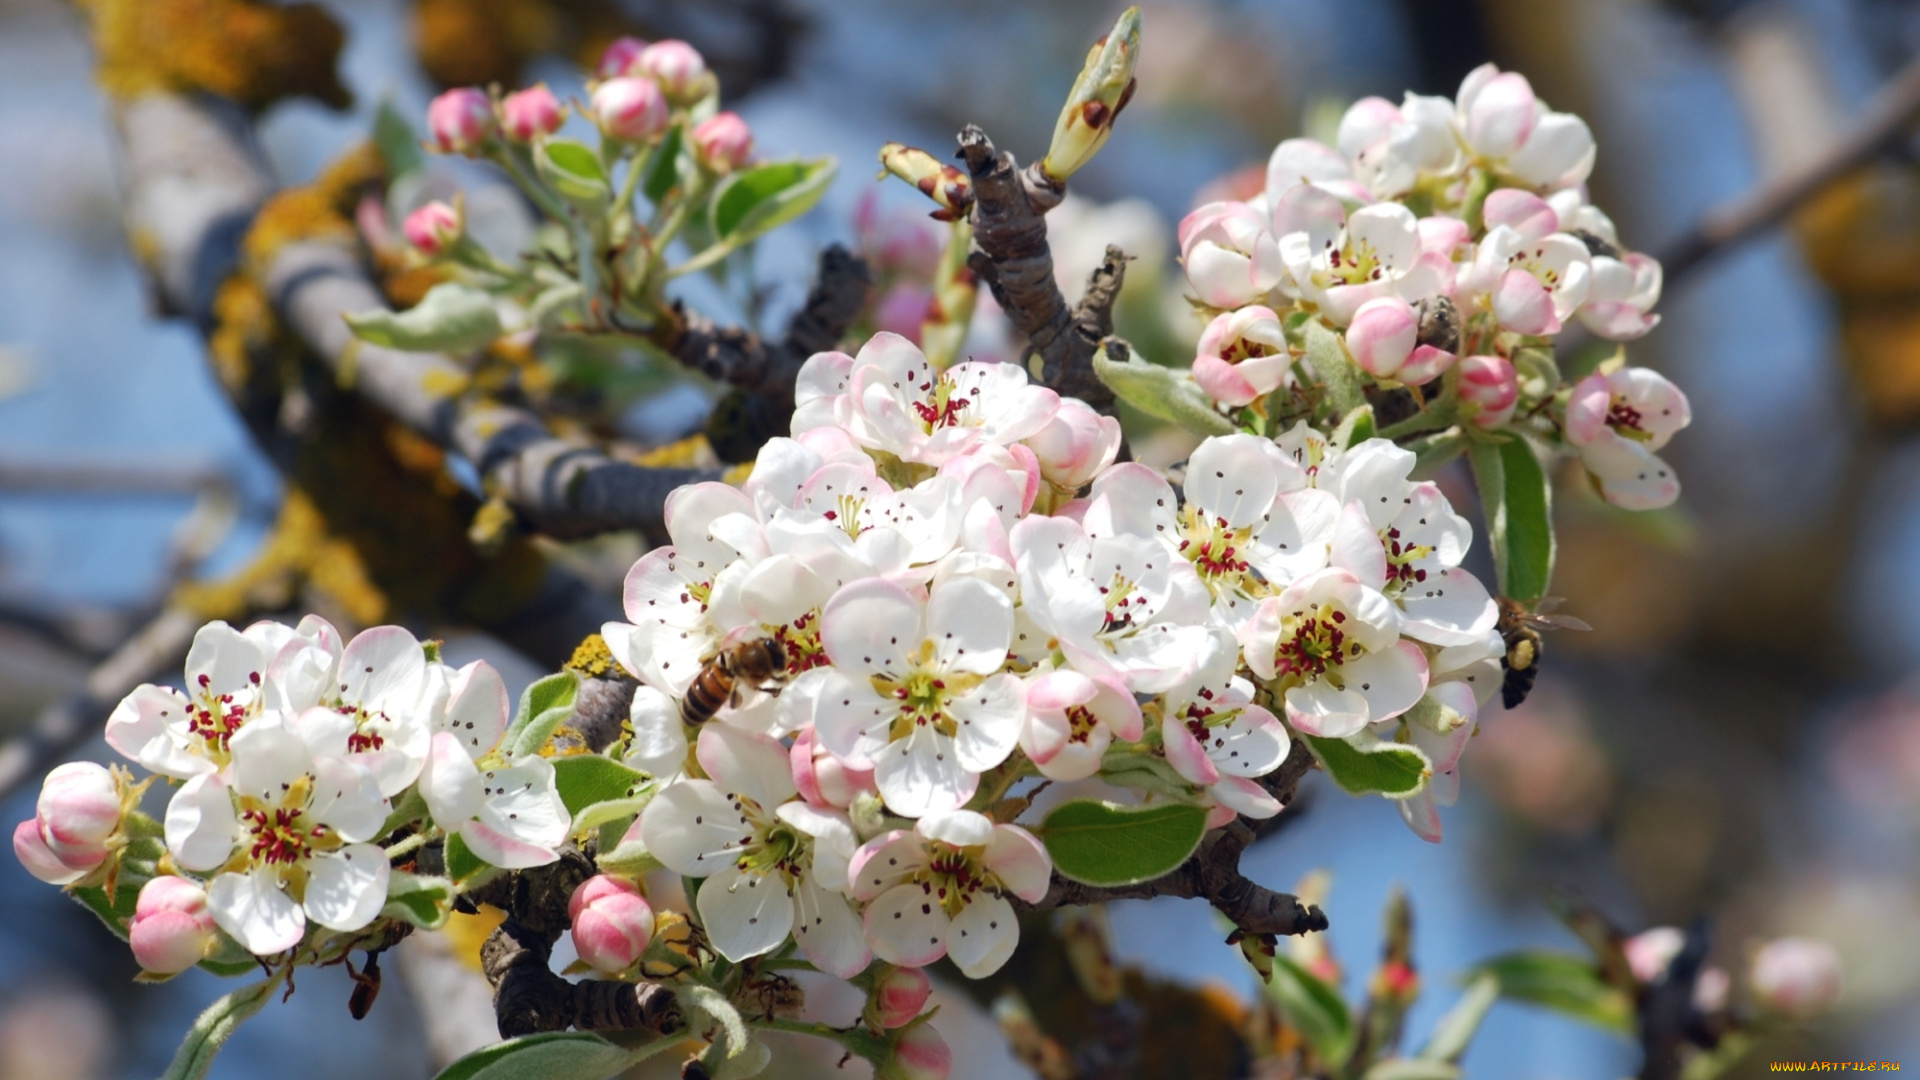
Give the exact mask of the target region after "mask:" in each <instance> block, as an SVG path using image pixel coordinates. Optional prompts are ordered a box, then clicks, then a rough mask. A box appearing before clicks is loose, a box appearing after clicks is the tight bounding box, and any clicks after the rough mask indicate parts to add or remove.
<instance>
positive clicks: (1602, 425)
mask: <svg viewBox="0 0 1920 1080" xmlns="http://www.w3.org/2000/svg"><path fill="white" fill-rule="evenodd" d="M1692 421H1693V409H1692V406H1690V405H1689V404H1688V403H1687V396H1686V395H1685V394H1683V393H1681V392H1680V388H1679V387H1677V386H1675V385H1673V383H1671V382H1668V381H1667V380H1666V379H1665V378H1663V377H1662V376H1661V375H1660V374H1659V373H1657V372H1654V371H1650V370H1648V369H1646V368H1621V369H1619V370H1617V371H1613V372H1610V373H1607V374H1598V373H1596V374H1593V375H1589V376H1587V377H1586V378H1584V379H1582V380H1580V382H1579V383H1578V384H1577V385H1576V386H1574V388H1573V393H1572V395H1571V396H1569V397H1568V399H1567V421H1566V436H1567V442H1568V443H1569V444H1571V445H1572V446H1573V448H1574V449H1575V450H1576V451H1578V452H1579V454H1580V463H1581V464H1583V465H1585V466H1586V467H1587V472H1588V473H1589V474H1591V475H1592V476H1593V478H1594V480H1595V482H1596V483H1597V484H1598V485H1599V488H1600V493H1601V495H1603V496H1605V497H1606V500H1607V501H1608V502H1610V503H1613V504H1614V505H1616V506H1620V507H1624V508H1626V509H1628V510H1654V509H1658V508H1660V507H1662V506H1667V505H1669V504H1671V503H1672V502H1673V501H1674V500H1675V499H1677V498H1679V497H1680V481H1679V480H1678V479H1677V478H1676V477H1675V476H1674V475H1673V469H1672V468H1671V467H1670V466H1668V465H1667V463H1666V462H1665V461H1663V460H1661V459H1660V457H1659V456H1658V455H1657V454H1655V453H1654V451H1656V450H1659V449H1660V448H1661V447H1663V446H1665V445H1666V444H1667V440H1668V439H1671V438H1672V437H1673V434H1674V432H1676V431H1679V430H1680V429H1681V428H1683V427H1686V426H1687V425H1688V424H1689V423H1691V422H1692Z"/></svg>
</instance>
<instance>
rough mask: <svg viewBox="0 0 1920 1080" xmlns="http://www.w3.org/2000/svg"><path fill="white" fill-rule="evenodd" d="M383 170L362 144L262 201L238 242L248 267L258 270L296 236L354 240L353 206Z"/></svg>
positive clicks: (374, 152) (378, 159)
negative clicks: (309, 177) (314, 175)
mask: <svg viewBox="0 0 1920 1080" xmlns="http://www.w3.org/2000/svg"><path fill="white" fill-rule="evenodd" d="M385 174H386V165H385V163H384V162H383V161H382V160H381V157H380V152H379V151H378V150H377V149H375V148H374V146H373V144H372V143H362V144H361V145H359V146H357V147H355V148H354V149H352V150H349V151H347V153H346V154H345V155H343V156H342V157H341V158H340V159H339V160H338V161H335V162H334V163H333V164H331V165H329V166H327V168H326V170H325V171H324V172H322V173H321V174H320V176H319V177H318V178H317V179H315V180H314V182H313V183H311V184H309V185H307V186H305V187H297V188H288V189H287V190H285V191H282V192H280V193H279V194H277V195H275V196H274V197H273V198H271V199H268V200H267V203H266V205H265V206H262V207H261V208H260V213H259V214H258V215H256V216H255V217H254V219H253V226H252V228H250V229H248V230H247V237H246V240H245V241H244V242H243V243H242V245H241V251H242V252H243V254H244V255H245V257H246V260H247V263H248V265H249V267H251V268H254V269H260V268H264V267H265V266H266V265H267V263H268V262H269V261H270V260H271V259H272V258H273V253H274V252H276V251H278V250H279V249H280V248H281V247H282V246H283V245H285V244H289V243H293V242H294V241H298V240H317V239H328V240H337V241H341V242H345V243H357V242H358V240H359V237H360V231H359V229H358V228H357V227H356V226H355V225H354V223H353V209H354V207H355V206H356V205H357V204H358V203H359V201H360V196H361V195H362V194H363V193H364V192H365V191H366V190H367V189H368V188H369V187H371V186H373V185H376V184H379V183H380V182H381V180H382V179H383V178H384V177H385Z"/></svg>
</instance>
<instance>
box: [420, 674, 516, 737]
mask: <svg viewBox="0 0 1920 1080" xmlns="http://www.w3.org/2000/svg"><path fill="white" fill-rule="evenodd" d="M451 690H452V693H451V696H450V697H449V698H448V700H447V711H446V715H445V718H444V719H442V720H441V722H440V723H439V725H438V726H439V728H440V730H442V731H448V732H452V733H453V734H454V735H455V737H457V738H458V739H459V741H460V745H461V747H462V748H463V749H465V750H466V751H467V753H468V754H470V755H472V756H473V757H475V758H478V757H480V756H481V755H483V754H485V753H487V752H488V751H490V750H492V749H493V748H494V747H495V746H497V745H499V742H500V737H501V736H502V735H504V734H506V730H507V720H508V718H509V715H510V714H511V712H512V703H511V702H510V700H509V699H508V697H507V684H506V682H505V681H504V680H502V679H501V678H500V672H499V671H497V670H495V669H494V666H493V665H492V664H489V663H487V662H486V661H485V660H475V661H474V662H473V663H471V664H468V665H466V666H465V667H463V668H461V669H460V670H459V671H457V672H455V673H454V676H453V683H452V687H451Z"/></svg>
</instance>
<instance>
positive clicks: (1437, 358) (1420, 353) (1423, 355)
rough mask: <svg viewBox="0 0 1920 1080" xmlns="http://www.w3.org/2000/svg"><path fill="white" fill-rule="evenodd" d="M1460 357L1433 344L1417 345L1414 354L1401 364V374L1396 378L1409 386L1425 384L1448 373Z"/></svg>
mask: <svg viewBox="0 0 1920 1080" xmlns="http://www.w3.org/2000/svg"><path fill="white" fill-rule="evenodd" d="M1457 359H1459V357H1457V356H1455V355H1453V354H1452V353H1450V352H1448V351H1446V350H1445V349H1436V348H1434V347H1433V346H1432V345H1416V346H1414V348H1413V355H1412V356H1409V357H1407V362H1406V363H1404V364H1401V365H1400V372H1399V374H1397V375H1395V376H1394V378H1395V379H1398V380H1399V381H1400V382H1403V383H1406V384H1407V385H1408V386H1425V385H1426V384H1428V383H1430V382H1432V381H1433V380H1435V379H1437V378H1439V377H1440V376H1441V375H1443V374H1445V373H1446V370H1447V369H1448V368H1450V367H1452V366H1453V362H1454V361H1455V360H1457Z"/></svg>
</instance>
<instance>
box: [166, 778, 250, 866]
mask: <svg viewBox="0 0 1920 1080" xmlns="http://www.w3.org/2000/svg"><path fill="white" fill-rule="evenodd" d="M238 823H239V819H238V817H237V816H236V815H235V814H234V810H233V796H232V795H231V794H230V793H229V791H228V789H227V784H226V781H224V780H222V779H221V778H220V777H219V776H218V775H217V774H215V773H201V774H200V775H198V776H195V777H193V778H192V779H190V780H188V781H187V782H186V783H185V784H183V785H181V787H180V790H179V791H176V792H174V793H173V798H172V799H170V800H168V802H167V821H166V837H167V850H168V851H171V852H172V853H173V859H174V861H175V862H177V863H179V864H180V866H181V867H182V868H183V869H186V870H212V869H214V868H215V867H217V866H220V865H221V864H222V863H225V862H226V861H227V858H228V857H229V856H230V855H232V854H233V846H234V839H235V835H234V834H235V830H236V828H237V827H238Z"/></svg>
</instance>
